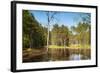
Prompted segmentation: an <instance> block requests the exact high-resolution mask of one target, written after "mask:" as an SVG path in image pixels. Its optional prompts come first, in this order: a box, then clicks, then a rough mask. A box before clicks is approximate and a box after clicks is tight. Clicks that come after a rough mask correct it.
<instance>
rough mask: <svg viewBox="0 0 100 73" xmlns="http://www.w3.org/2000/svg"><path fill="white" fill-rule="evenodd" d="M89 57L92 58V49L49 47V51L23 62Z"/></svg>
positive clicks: (83, 58) (84, 58)
mask: <svg viewBox="0 0 100 73" xmlns="http://www.w3.org/2000/svg"><path fill="white" fill-rule="evenodd" d="M87 59H91V50H90V49H49V50H48V52H45V53H42V54H40V55H37V56H35V57H31V58H28V59H27V60H24V61H23V62H45V61H70V60H87Z"/></svg>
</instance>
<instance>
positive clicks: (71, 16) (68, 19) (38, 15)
mask: <svg viewBox="0 0 100 73" xmlns="http://www.w3.org/2000/svg"><path fill="white" fill-rule="evenodd" d="M30 12H31V13H32V14H33V15H34V16H35V19H36V20H37V21H38V22H39V23H41V24H42V25H43V26H47V15H46V12H45V11H35V10H31V11H30ZM52 13H53V12H50V15H52ZM80 15H83V16H84V15H86V13H78V12H57V14H55V16H54V17H55V19H54V20H53V21H51V23H50V26H51V28H52V26H53V25H54V24H56V23H57V24H59V25H60V26H61V25H62V24H63V25H65V26H67V27H68V28H70V27H71V26H75V25H77V23H78V22H79V21H80V20H81V18H80Z"/></svg>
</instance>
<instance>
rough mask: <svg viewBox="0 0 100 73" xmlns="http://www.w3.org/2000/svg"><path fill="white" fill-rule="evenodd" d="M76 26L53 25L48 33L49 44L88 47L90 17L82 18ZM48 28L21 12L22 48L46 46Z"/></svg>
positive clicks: (89, 41) (27, 13)
mask: <svg viewBox="0 0 100 73" xmlns="http://www.w3.org/2000/svg"><path fill="white" fill-rule="evenodd" d="M82 19H83V20H82V21H80V22H79V23H78V24H77V26H72V27H71V28H68V26H65V25H63V24H62V25H61V26H60V25H59V24H58V23H56V24H53V28H52V29H51V30H50V31H49V34H50V35H49V36H50V37H49V44H50V45H57V46H64V45H66V46H70V45H72V44H81V45H90V44H91V26H90V16H89V15H86V16H85V17H82ZM47 34H48V28H47V27H45V26H42V24H41V23H39V22H38V21H37V20H36V19H35V17H34V15H33V14H32V13H30V12H29V11H28V10H23V39H22V40H23V48H24V49H25V48H42V47H46V46H47Z"/></svg>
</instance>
